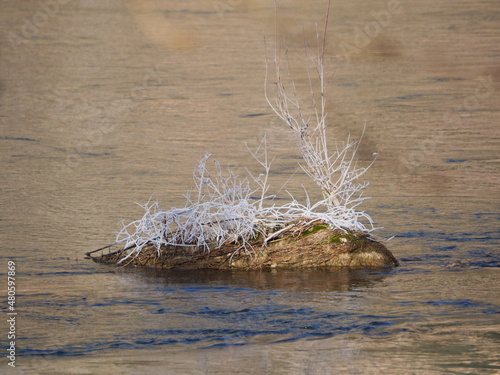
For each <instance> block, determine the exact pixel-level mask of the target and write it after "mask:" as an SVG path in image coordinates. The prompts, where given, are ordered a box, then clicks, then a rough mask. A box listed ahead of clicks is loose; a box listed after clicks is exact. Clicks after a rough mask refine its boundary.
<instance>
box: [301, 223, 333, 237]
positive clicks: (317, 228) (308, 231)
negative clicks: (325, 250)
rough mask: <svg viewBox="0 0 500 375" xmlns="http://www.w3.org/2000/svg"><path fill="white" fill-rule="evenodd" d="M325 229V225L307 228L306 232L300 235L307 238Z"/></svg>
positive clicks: (326, 226)
mask: <svg viewBox="0 0 500 375" xmlns="http://www.w3.org/2000/svg"><path fill="white" fill-rule="evenodd" d="M325 228H328V225H325V224H319V225H315V226H313V227H312V228H309V229H308V230H306V231H304V233H302V235H303V236H307V235H309V234H313V233H316V232H317V231H319V230H321V229H325Z"/></svg>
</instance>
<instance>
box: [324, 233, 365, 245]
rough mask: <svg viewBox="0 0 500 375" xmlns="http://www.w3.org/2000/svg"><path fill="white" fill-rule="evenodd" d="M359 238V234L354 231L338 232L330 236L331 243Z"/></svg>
mask: <svg viewBox="0 0 500 375" xmlns="http://www.w3.org/2000/svg"><path fill="white" fill-rule="evenodd" d="M356 239H358V236H356V235H354V234H352V233H342V234H337V235H335V236H332V237H330V239H329V241H328V242H329V243H340V242H349V241H354V240H356Z"/></svg>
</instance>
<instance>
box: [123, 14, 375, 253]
mask: <svg viewBox="0 0 500 375" xmlns="http://www.w3.org/2000/svg"><path fill="white" fill-rule="evenodd" d="M329 8H330V6H328V11H327V17H326V21H325V26H324V32H323V35H322V37H321V36H320V35H319V33H317V43H318V50H319V52H318V56H317V58H316V59H315V60H314V61H315V62H314V68H315V70H316V74H317V78H318V82H319V97H320V100H319V103H318V102H317V101H316V99H315V95H314V90H313V82H312V81H313V80H312V78H311V75H310V74H309V68H308V76H309V85H310V88H311V93H312V95H311V97H312V101H311V102H312V108H313V115H310V116H309V115H305V114H304V110H303V109H302V106H301V103H300V101H299V100H298V98H297V91H296V89H295V83H294V80H293V78H292V76H291V74H290V69H289V64H288V60H287V58H286V56H285V58H284V60H283V59H282V48H281V47H278V46H277V44H278V42H276V49H275V59H274V66H275V71H276V77H275V79H276V80H275V87H276V97H275V100H274V101H271V100H270V99H269V98H268V94H267V90H266V94H265V96H266V99H267V101H268V103H269V105H270V106H271V108H272V109H273V110H274V112H275V113H276V114H277V115H278V117H279V118H280V119H281V120H282V121H283V122H284V123H285V125H286V126H287V127H288V129H289V131H291V133H292V134H293V136H294V138H295V141H296V144H297V146H298V148H299V151H300V153H301V155H302V158H303V161H304V165H302V168H303V169H304V171H305V172H306V173H307V174H308V176H309V177H310V178H311V179H312V180H313V181H314V182H315V183H316V184H317V185H318V186H319V187H320V188H321V189H322V191H323V200H321V201H319V202H316V203H315V204H311V203H310V201H309V199H307V202H306V203H305V204H302V203H299V202H298V201H297V200H295V199H294V198H293V197H292V199H291V200H290V202H288V203H285V204H282V205H276V204H275V203H274V201H273V199H272V197H270V196H268V195H267V192H268V190H269V182H268V180H269V173H270V168H271V162H270V161H269V160H268V158H267V150H266V144H265V139H264V141H263V143H262V144H261V145H260V146H259V149H258V150H257V152H255V153H252V155H253V157H254V158H255V159H256V160H257V161H258V163H259V164H260V165H261V166H262V167H263V169H264V171H263V173H261V174H260V175H259V176H253V175H252V174H250V173H249V175H248V177H245V178H238V176H236V175H234V174H233V173H232V172H229V173H228V174H224V173H223V171H222V168H221V166H220V165H219V164H218V163H214V167H213V169H214V171H213V172H210V169H211V168H208V167H207V162H208V160H209V155H206V156H205V157H204V158H203V159H202V160H201V161H200V163H199V164H198V166H197V168H196V170H195V172H194V174H193V177H194V183H195V187H194V189H193V190H192V191H191V192H189V193H188V195H187V197H186V204H185V206H184V207H183V208H172V209H170V210H166V211H164V210H162V209H160V207H159V205H158V203H157V202H154V203H150V202H148V203H147V204H145V205H143V207H144V209H145V214H144V216H143V217H142V218H141V219H140V220H136V221H133V222H131V223H130V224H128V225H124V226H123V228H122V230H121V231H120V232H119V233H118V235H117V238H116V242H115V243H124V244H125V248H128V247H132V248H133V250H132V251H131V252H130V253H129V255H128V257H129V256H132V255H138V254H139V253H140V251H141V250H142V248H143V247H144V246H145V245H147V244H153V245H154V246H155V247H156V249H157V251H158V253H159V252H160V249H161V247H162V246H168V245H173V246H185V247H192V248H193V249H194V250H196V251H199V249H203V250H204V251H210V249H213V248H218V247H221V246H223V245H225V244H228V243H236V244H239V245H240V247H239V248H238V250H240V249H243V250H245V251H251V245H250V241H251V240H252V239H254V238H256V237H257V236H263V237H264V241H263V244H264V245H265V244H266V243H267V241H268V239H270V238H272V237H273V236H274V235H275V234H276V233H277V232H279V231H280V230H281V229H283V228H286V227H287V226H289V225H291V224H292V223H297V221H302V222H304V223H305V224H307V223H311V222H312V221H316V220H321V221H323V222H325V223H328V224H329V225H331V226H332V227H333V228H339V229H349V230H356V231H363V232H370V231H372V230H373V229H375V228H374V225H373V222H372V220H371V218H370V216H369V215H368V214H366V213H365V212H363V211H358V210H357V206H358V205H359V204H360V203H361V202H362V201H363V200H365V199H367V198H366V197H363V196H362V194H361V190H363V189H364V188H365V187H366V186H367V183H364V182H360V181H359V178H360V177H361V176H362V175H363V174H364V173H365V172H366V170H367V169H368V168H369V166H368V167H366V168H360V167H358V166H357V164H356V157H355V156H356V152H357V149H358V143H357V142H351V141H350V140H349V138H348V139H347V141H346V142H343V143H336V144H335V147H334V148H333V150H332V151H331V150H329V147H328V144H327V134H326V133H327V132H326V120H327V113H326V90H325V86H326V83H325V69H324V65H325V64H324V55H325V39H326V29H327V25H328V13H329ZM276 40H277V39H276ZM308 53H309V52H308ZM282 64H285V66H286V72H287V77H288V79H287V84H288V86H289V87H291V91H290V92H288V91H287V90H286V89H285V83H284V80H283V78H282V74H281V67H282ZM266 88H267V74H266ZM312 124H313V125H312ZM261 147H263V148H264V152H260V153H259V151H260V150H261ZM259 154H263V155H264V156H263V157H259V156H258V155H259ZM251 182H253V183H254V184H256V185H257V188H255V189H253V188H252V187H251ZM256 197H258V198H256ZM364 223H366V225H365V224H364ZM280 228H281V229H280Z"/></svg>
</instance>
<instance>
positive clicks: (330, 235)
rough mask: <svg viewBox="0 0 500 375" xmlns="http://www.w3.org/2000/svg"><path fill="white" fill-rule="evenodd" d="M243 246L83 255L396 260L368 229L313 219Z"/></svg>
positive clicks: (243, 261)
mask: <svg viewBox="0 0 500 375" xmlns="http://www.w3.org/2000/svg"><path fill="white" fill-rule="evenodd" d="M284 229H285V230H283V228H282V229H281V230H279V231H276V232H275V233H276V235H273V233H271V234H270V235H268V236H266V238H264V236H260V237H259V238H255V239H253V240H251V241H249V242H247V243H246V244H245V245H243V244H242V243H240V242H238V241H236V240H235V241H231V242H227V243H225V244H224V245H223V246H220V247H217V248H213V249H206V248H202V247H197V246H179V245H176V246H171V245H169V246H166V245H162V246H161V247H160V248H159V249H158V248H157V247H156V246H154V245H153V244H147V245H145V246H144V247H143V248H142V249H141V251H140V252H138V253H134V249H133V248H125V249H123V248H122V249H116V250H115V249H114V248H116V245H115V246H109V247H106V248H104V249H101V250H100V251H94V252H89V253H87V255H88V256H89V257H90V258H91V259H92V260H94V261H95V262H98V263H104V264H108V265H114V266H117V267H135V268H150V269H175V270H192V269H276V268H278V269H279V268H283V269H290V268H312V267H347V268H354V269H360V268H383V267H395V266H397V265H398V264H399V263H398V261H397V259H396V258H395V257H394V256H393V254H392V253H391V252H390V251H389V250H388V249H387V247H386V246H385V245H384V244H382V243H381V242H380V241H377V240H376V239H374V238H372V237H371V236H370V235H369V234H368V233H366V232H359V231H352V230H346V229H338V228H337V229H333V228H331V227H330V226H329V225H328V224H326V223H324V222H321V221H315V222H312V223H308V224H307V225H304V223H303V222H300V221H298V222H296V223H295V224H294V225H290V226H288V227H286V228H284Z"/></svg>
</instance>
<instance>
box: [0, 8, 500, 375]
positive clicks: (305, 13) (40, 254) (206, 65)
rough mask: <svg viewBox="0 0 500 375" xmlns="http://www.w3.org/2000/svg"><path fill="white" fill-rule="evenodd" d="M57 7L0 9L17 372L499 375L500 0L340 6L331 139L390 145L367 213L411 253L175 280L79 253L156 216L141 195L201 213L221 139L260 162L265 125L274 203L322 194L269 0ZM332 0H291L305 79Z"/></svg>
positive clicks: (229, 157) (229, 154) (380, 149)
mask: <svg viewBox="0 0 500 375" xmlns="http://www.w3.org/2000/svg"><path fill="white" fill-rule="evenodd" d="M48 3H49V2H47V4H48ZM392 3H394V2H392ZM44 4H45V3H43V4H42V3H40V2H3V3H2V5H1V7H2V10H3V12H1V13H0V17H1V19H2V30H3V33H2V36H1V38H2V40H1V41H2V43H1V49H0V66H1V69H0V104H1V106H0V124H1V125H0V126H1V133H0V145H1V150H2V159H1V161H0V163H1V165H0V171H1V174H2V179H1V182H0V184H1V185H0V186H1V189H2V205H1V213H0V226H1V231H0V236H1V237H0V241H1V243H2V250H1V253H0V257H1V259H2V261H3V262H4V263H5V264H6V262H7V260H9V259H14V260H15V261H16V264H17V272H18V275H17V277H18V280H17V283H18V284H17V285H18V296H17V297H18V299H17V306H18V312H19V316H18V324H17V335H18V340H17V365H18V366H17V367H16V369H13V371H12V373H20V374H21V373H22V374H31V373H33V374H35V373H47V374H49V373H50V374H67V373H103V374H106V373H109V374H112V373H125V374H127V373H130V374H135V373H150V374H156V373H158V374H160V373H161V374H164V373H171V374H179V373H182V374H200V373H221V374H225V373H227V374H233V373H248V374H250V373H251V374H254V373H287V374H303V373H311V374H334V373H335V374H336V373H344V374H379V373H387V374H400V373H418V374H441V373H444V372H454V373H477V374H493V373H496V372H498V370H499V367H498V363H499V360H500V359H499V358H498V354H497V351H498V350H497V349H498V339H499V336H498V333H497V332H498V319H497V317H498V313H499V304H500V301H499V299H498V292H497V287H496V285H498V281H499V280H498V266H499V255H498V246H499V230H498V227H499V226H498V224H499V221H500V213H499V209H500V205H499V202H500V200H499V195H498V183H499V182H500V180H499V178H498V176H499V173H498V172H499V161H500V160H499V157H498V146H499V139H500V131H499V129H498V124H497V117H498V116H497V113H498V109H499V107H498V103H500V101H499V100H498V92H499V88H500V86H499V74H498V72H499V71H500V70H499V59H498V56H500V51H499V46H500V43H499V40H498V39H499V35H500V34H499V32H498V31H499V30H498V28H499V26H498V22H497V18H498V11H497V9H496V8H497V7H495V5H496V3H495V1H493V0H482V1H479V2H474V3H472V2H467V1H458V2H457V1H453V2H452V1H442V2H440V3H438V4H435V3H434V2H431V1H427V0H425V1H420V2H411V3H409V2H404V1H401V2H400V9H399V8H398V9H399V11H398V10H394V9H392V8H391V9H392V10H391V9H389V2H387V1H379V0H370V1H349V2H348V1H335V2H334V4H333V5H332V7H333V8H332V18H331V29H330V35H329V39H328V47H329V48H330V50H331V51H333V52H332V56H334V57H337V58H339V57H343V58H342V61H341V63H339V64H338V66H337V69H336V73H335V80H334V81H333V82H332V84H331V85H330V86H329V95H330V99H331V103H330V104H329V105H330V107H329V109H328V112H329V115H330V119H331V123H332V125H333V126H332V129H331V133H330V134H331V136H332V139H334V138H335V137H337V136H338V137H339V138H342V137H343V136H345V135H347V134H348V133H351V134H353V136H354V135H358V134H360V133H361V132H362V129H363V127H365V126H366V131H365V135H364V140H363V143H362V144H361V148H360V157H361V162H367V163H368V162H369V160H371V157H372V154H373V153H374V152H376V153H378V154H379V156H378V159H377V162H376V163H375V165H374V167H373V168H372V169H371V170H370V172H369V173H368V175H367V179H368V180H369V181H370V182H371V185H370V187H369V189H368V191H367V194H368V195H370V196H372V197H373V199H372V200H369V201H366V202H364V207H365V209H366V210H367V212H369V213H370V215H371V216H372V217H373V218H374V219H375V220H376V221H377V225H378V226H381V227H384V229H380V230H379V231H378V234H379V235H380V236H382V237H386V238H389V237H394V238H393V239H392V240H390V241H388V246H389V248H390V249H391V250H392V251H393V252H394V253H395V254H396V256H397V257H398V258H399V259H401V261H402V262H401V267H399V268H397V269H395V270H392V271H389V272H387V271H383V272H379V271H376V272H375V271H370V272H362V271H347V270H336V271H332V270H329V271H326V270H307V271H304V270H296V271H280V272H267V271H265V272H264V271H262V272H213V271H212V272H205V271H203V272H201V271H200V272H189V273H186V272H184V273H177V272H161V273H158V272H142V271H141V272H139V271H137V270H124V269H110V268H107V267H104V266H101V265H97V264H94V263H92V262H90V261H88V260H85V259H82V257H83V254H84V253H85V252H86V251H89V250H92V249H95V248H98V247H100V246H103V245H105V244H106V243H109V242H111V241H112V240H113V238H114V236H113V232H114V231H115V230H117V229H118V225H117V223H118V222H119V220H121V219H124V220H125V221H130V220H133V219H136V218H137V217H138V216H139V215H141V214H142V212H141V208H140V207H138V206H135V205H134V204H133V202H139V203H144V202H145V201H147V199H148V198H149V197H150V196H151V195H154V196H155V197H156V198H158V199H159V200H160V202H161V203H162V204H164V205H165V207H170V206H179V205H181V204H183V201H184V199H183V196H182V195H183V194H184V192H185V191H186V190H187V189H188V188H189V187H190V186H191V185H192V183H191V173H192V170H193V168H194V166H195V164H196V162H197V160H198V159H199V158H200V157H201V156H202V155H203V154H204V153H205V152H206V151H209V152H212V153H213V154H214V157H215V158H216V159H218V160H220V161H221V163H222V164H223V165H227V166H233V167H235V168H236V170H237V171H238V172H241V173H244V167H248V168H249V169H251V170H252V171H254V169H255V168H257V167H256V166H255V165H254V164H252V161H251V158H250V157H249V155H248V152H247V151H246V150H245V147H242V145H243V142H244V141H247V142H248V144H249V146H250V147H254V146H257V145H258V143H259V142H260V140H261V139H262V136H263V135H264V134H267V139H268V143H269V153H270V155H273V156H274V155H276V159H275V161H274V163H273V173H272V176H271V177H272V179H273V180H272V183H273V186H274V187H275V191H276V192H277V194H278V196H279V197H280V198H287V197H288V194H287V193H286V192H287V191H289V192H290V193H292V194H294V195H295V196H297V197H301V196H302V195H303V190H302V187H301V184H302V183H303V184H304V185H306V186H310V185H308V184H309V182H308V181H307V179H306V177H305V176H304V174H303V173H301V170H300V168H299V167H297V164H296V162H297V153H296V151H295V150H294V146H293V142H292V141H291V139H290V137H289V135H288V134H286V133H284V132H283V129H282V128H281V125H280V123H279V122H278V121H277V120H276V119H275V117H274V116H272V114H271V113H270V110H269V108H268V106H267V104H266V103H265V100H264V98H263V77H264V74H265V64H264V62H265V48H264V46H265V43H266V42H265V41H264V40H263V37H264V36H265V37H266V38H267V43H269V39H270V38H271V37H272V35H273V33H274V9H273V4H272V2H268V1H263V0H262V1H261V0H252V1H245V0H243V1H239V2H238V1H231V2H229V1H224V0H222V1H216V2H203V3H199V2H189V1H188V2H186V1H169V2H164V1H159V0H148V1H136V0H127V1H124V2H120V1H115V0H107V1H99V2H98V1H92V0H81V1H78V2H67V4H64V5H62V4H59V5H58V6H56V5H54V4H55V2H51V3H50V4H52V5H47V6H45V5H44ZM325 5H326V4H325V2H324V1H320V0H314V1H310V2H307V4H306V3H300V2H298V1H294V0H292V1H286V2H283V4H282V5H281V7H280V19H281V27H282V31H283V39H284V43H286V46H287V48H289V55H290V56H291V61H292V64H293V66H292V69H294V72H295V70H296V72H297V78H298V79H297V85H298V86H299V87H303V86H301V85H303V84H304V83H306V81H305V80H304V78H305V71H304V70H303V69H301V68H302V64H303V61H304V54H303V43H304V37H303V35H304V34H305V35H306V37H309V40H313V39H314V35H315V28H314V23H315V22H317V21H321V20H322V18H323V15H324V14H323V12H324V10H325ZM47 7H48V8H47ZM384 12H385V13H384ZM387 12H389V13H387ZM43 14H46V15H47V17H46V18H45V16H44V15H43ZM388 14H390V17H389V16H388ZM380 17H385V18H380ZM374 19H382V21H380V26H381V27H380V30H378V29H376V28H373V27H375V26H374V24H373V22H374ZM360 30H361V31H360ZM363 30H364V32H367V31H366V30H368V33H369V31H370V30H371V32H372V34H370V35H365V36H363V35H361V34H360V32H363ZM377 30H378V31H377ZM349 46H350V47H352V48H354V49H349V50H348V51H350V52H349V55H348V56H347V55H346V51H347V50H346V49H345V48H347V47H349ZM342 53H344V55H343V56H342V55H341V54H342ZM307 93H308V91H307V90H306V91H305V92H304V94H305V95H307ZM255 172H257V170H255ZM292 175H293V179H294V181H296V182H295V183H294V184H288V185H286V186H284V187H283V185H284V184H285V182H286V181H288V180H289V179H290V177H291V176H292ZM310 194H311V198H312V199H314V198H315V196H317V195H318V194H319V193H318V192H315V191H314V189H313V188H311V189H310ZM0 272H2V273H3V274H5V272H6V271H0ZM1 306H2V309H3V310H2V311H5V309H6V306H7V304H6V298H4V299H3V302H2V304H1ZM1 340H2V343H3V344H2V345H4V344H7V341H6V338H5V337H2V338H1Z"/></svg>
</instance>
